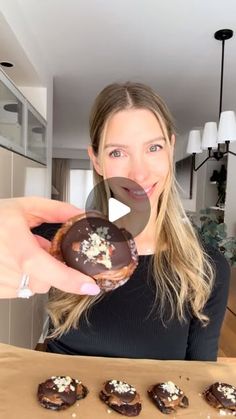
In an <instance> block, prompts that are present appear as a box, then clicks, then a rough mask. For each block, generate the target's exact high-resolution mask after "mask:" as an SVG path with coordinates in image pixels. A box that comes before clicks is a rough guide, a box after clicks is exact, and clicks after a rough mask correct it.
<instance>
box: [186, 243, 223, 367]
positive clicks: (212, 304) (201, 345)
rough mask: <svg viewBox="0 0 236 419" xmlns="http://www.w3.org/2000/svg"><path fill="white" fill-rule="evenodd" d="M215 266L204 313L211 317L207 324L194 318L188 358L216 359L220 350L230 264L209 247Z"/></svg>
mask: <svg viewBox="0 0 236 419" xmlns="http://www.w3.org/2000/svg"><path fill="white" fill-rule="evenodd" d="M207 251H208V254H209V256H210V257H211V259H212V262H213V266H214V268H215V272H216V276H215V284H214V287H213V290H212V293H211V296H210V298H209V299H208V301H207V303H206V305H205V309H204V313H205V314H207V316H208V317H209V319H210V322H209V324H208V325H207V326H205V327H204V326H202V324H201V322H200V321H199V320H197V319H196V318H193V319H192V321H191V323H190V329H189V336H188V346H187V351H186V359H187V360H199V361H215V360H216V359H217V352H218V340H219V335H220V329H221V326H222V322H223V319H224V315H225V310H226V305H227V299H228V292H229V282H230V266H229V263H228V262H227V260H226V259H225V257H224V256H223V254H222V253H220V252H219V251H218V250H215V249H212V248H211V249H209V248H208V249H207Z"/></svg>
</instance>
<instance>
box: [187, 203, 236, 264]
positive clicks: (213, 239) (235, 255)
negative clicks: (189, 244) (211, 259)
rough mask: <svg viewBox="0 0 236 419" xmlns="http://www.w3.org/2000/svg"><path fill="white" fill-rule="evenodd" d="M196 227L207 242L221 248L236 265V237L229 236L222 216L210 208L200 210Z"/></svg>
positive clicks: (194, 222)
mask: <svg viewBox="0 0 236 419" xmlns="http://www.w3.org/2000/svg"><path fill="white" fill-rule="evenodd" d="M192 222H193V225H194V227H195V228H196V229H197V231H198V233H199V235H200V236H201V237H202V239H203V240H204V242H205V243H206V244H210V245H211V246H213V247H215V248H216V249H219V250H220V251H221V252H222V253H223V254H224V256H225V257H226V259H228V261H229V263H230V264H231V265H232V266H236V237H227V226H226V224H225V223H224V222H223V219H222V217H221V216H219V215H218V214H217V213H216V212H215V211H212V210H211V209H210V208H206V209H204V210H201V211H200V216H199V222H197V223H196V221H193V220H192Z"/></svg>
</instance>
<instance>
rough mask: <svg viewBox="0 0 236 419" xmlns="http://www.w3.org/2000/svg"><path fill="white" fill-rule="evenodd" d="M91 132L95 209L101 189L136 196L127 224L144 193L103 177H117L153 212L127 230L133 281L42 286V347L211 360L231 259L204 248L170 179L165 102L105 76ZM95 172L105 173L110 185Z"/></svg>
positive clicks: (139, 208)
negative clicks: (111, 285) (83, 290)
mask: <svg viewBox="0 0 236 419" xmlns="http://www.w3.org/2000/svg"><path fill="white" fill-rule="evenodd" d="M90 134H91V140H92V144H91V146H90V147H89V155H90V158H91V160H92V162H93V167H94V174H95V180H96V183H99V185H100V186H101V189H102V190H101V191H100V194H99V196H100V197H102V199H101V202H100V208H102V210H103V212H106V211H107V208H106V203H107V198H108V196H107V194H112V195H113V196H114V197H115V198H117V199H119V198H121V197H122V196H123V197H127V196H129V198H130V199H131V200H134V201H135V200H136V202H137V205H136V217H135V219H134V220H133V219H129V217H127V218H126V222H125V223H124V224H123V225H122V227H125V228H127V230H129V231H131V232H132V230H135V224H137V222H138V220H139V215H140V214H141V213H142V210H143V208H142V199H140V194H139V193H137V190H136V188H135V187H131V186H127V184H126V185H124V184H122V182H121V183H119V182H118V184H116V185H114V184H113V183H112V182H109V179H112V178H117V177H120V178H122V179H127V180H128V181H130V182H135V183H136V184H137V185H138V186H139V187H141V188H142V189H143V191H144V192H145V194H146V195H147V196H148V199H149V202H150V208H151V212H150V217H149V219H148V222H147V224H146V226H145V228H144V229H143V230H142V231H141V232H140V233H139V234H138V235H137V237H136V238H135V241H136V245H137V249H138V253H139V265H138V267H137V269H136V271H135V272H134V274H133V276H132V281H131V280H129V281H128V282H127V283H126V284H125V285H123V286H122V287H120V288H118V289H117V290H115V291H113V292H110V293H107V294H105V295H103V296H102V297H101V296H99V295H98V296H91V295H90V296H88V295H86V296H78V295H74V294H69V293H65V292H63V291H60V290H56V289H55V290H54V291H53V292H51V293H50V303H49V314H50V317H51V320H52V323H51V339H50V340H49V342H48V350H49V351H51V352H59V353H66V354H83V355H94V356H114V357H130V358H156V359H195V360H215V359H216V357H217V348H218V338H219V333H220V327H221V324H222V321H223V317H224V313H225V309H226V302H227V295H228V286H229V266H228V263H227V262H226V260H225V259H224V257H223V256H222V255H221V254H220V253H219V252H216V251H213V250H211V249H204V248H203V246H202V244H201V243H200V242H199V240H198V239H197V237H196V235H195V232H194V230H193V228H192V226H191V224H190V223H189V222H188V220H187V218H186V216H185V213H184V210H183V208H182V205H181V202H180V200H179V197H178V194H177V192H176V188H175V179H174V170H173V150H174V143H175V136H174V129H173V123H172V119H171V116H170V114H169V111H168V109H167V108H166V106H165V104H164V103H163V102H162V100H161V99H160V98H159V97H158V96H157V95H156V94H155V93H154V92H153V91H152V90H151V89H150V88H148V87H147V86H145V85H142V84H139V83H125V84H113V85H110V86H108V87H107V88H105V89H104V90H103V91H102V92H101V93H100V95H98V97H97V99H96V101H95V104H94V107H93V109H92V113H91V120H90ZM102 180H108V184H109V187H110V188H109V190H108V191H107V188H104V187H103V185H104V183H103V182H101V181H102ZM140 201H141V203H140ZM26 272H28V271H26ZM91 285H94V284H91ZM91 294H92V293H91ZM93 294H96V293H95V292H94V293H93Z"/></svg>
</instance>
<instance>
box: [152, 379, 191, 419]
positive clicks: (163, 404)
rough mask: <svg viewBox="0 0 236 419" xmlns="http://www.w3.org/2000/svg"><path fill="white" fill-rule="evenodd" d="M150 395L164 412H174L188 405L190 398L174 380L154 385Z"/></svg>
mask: <svg viewBox="0 0 236 419" xmlns="http://www.w3.org/2000/svg"><path fill="white" fill-rule="evenodd" d="M148 395H149V397H150V398H151V400H152V401H153V402H154V404H155V405H156V407H157V408H158V409H159V410H160V411H161V412H162V413H166V414H169V413H173V412H175V410H176V408H178V407H188V405H189V403H188V398H187V397H186V396H185V394H184V392H183V391H182V390H180V388H179V387H177V386H176V385H175V384H174V383H173V382H172V381H167V382H165V383H158V384H154V385H152V386H151V387H150V388H149V389H148Z"/></svg>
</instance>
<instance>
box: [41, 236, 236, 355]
mask: <svg viewBox="0 0 236 419" xmlns="http://www.w3.org/2000/svg"><path fill="white" fill-rule="evenodd" d="M36 232H37V231H36ZM44 236H45V235H44ZM46 237H47V238H49V236H48V234H47V235H46ZM207 251H208V254H209V256H210V257H211V259H212V263H213V265H214V268H215V271H216V277H215V284H214V287H213V290H212V293H211V296H210V298H209V299H208V301H207V303H206V305H205V308H204V312H205V313H206V314H207V315H208V316H209V318H210V322H209V324H208V325H207V326H206V327H203V326H202V324H201V322H200V321H199V320H198V319H196V318H194V317H193V316H192V315H191V313H190V311H187V312H186V319H187V320H186V322H183V323H181V322H180V321H179V320H178V319H177V317H174V318H173V319H172V320H170V321H164V323H163V320H161V319H160V316H159V315H158V310H157V309H156V310H154V311H152V308H153V304H154V296H155V285H154V282H153V280H152V278H151V276H152V273H151V270H150V269H148V267H149V265H150V263H149V262H150V258H151V256H139V264H138V267H137V269H136V270H135V272H134V273H133V275H132V277H131V278H130V279H129V281H128V282H127V283H126V284H125V285H123V286H121V287H120V288H117V289H116V290H114V291H111V292H109V293H107V294H105V296H104V297H103V299H102V300H101V301H99V302H98V303H97V304H95V305H94V306H93V307H92V308H91V310H90V312H89V324H88V323H87V322H86V320H85V318H84V317H83V316H82V318H81V320H80V324H79V328H78V329H71V330H70V331H69V332H68V333H67V334H64V335H63V336H62V337H60V338H57V339H54V340H50V341H49V342H48V351H50V352H57V353H62V354H69V355H91V356H106V357H126V358H150V359H176V360H185V359H187V360H211V361H214V360H216V358H217V351H218V338H219V334H220V329H221V325H222V322H223V318H224V314H225V310H226V304H227V297H228V289H229V277H230V268H229V264H228V262H227V261H226V259H225V258H224V256H223V255H222V254H221V253H220V252H219V251H217V250H215V249H212V248H211V249H209V248H208V249H207ZM148 272H149V276H148ZM168 314H169V313H168V306H167V311H166V315H165V318H168Z"/></svg>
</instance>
